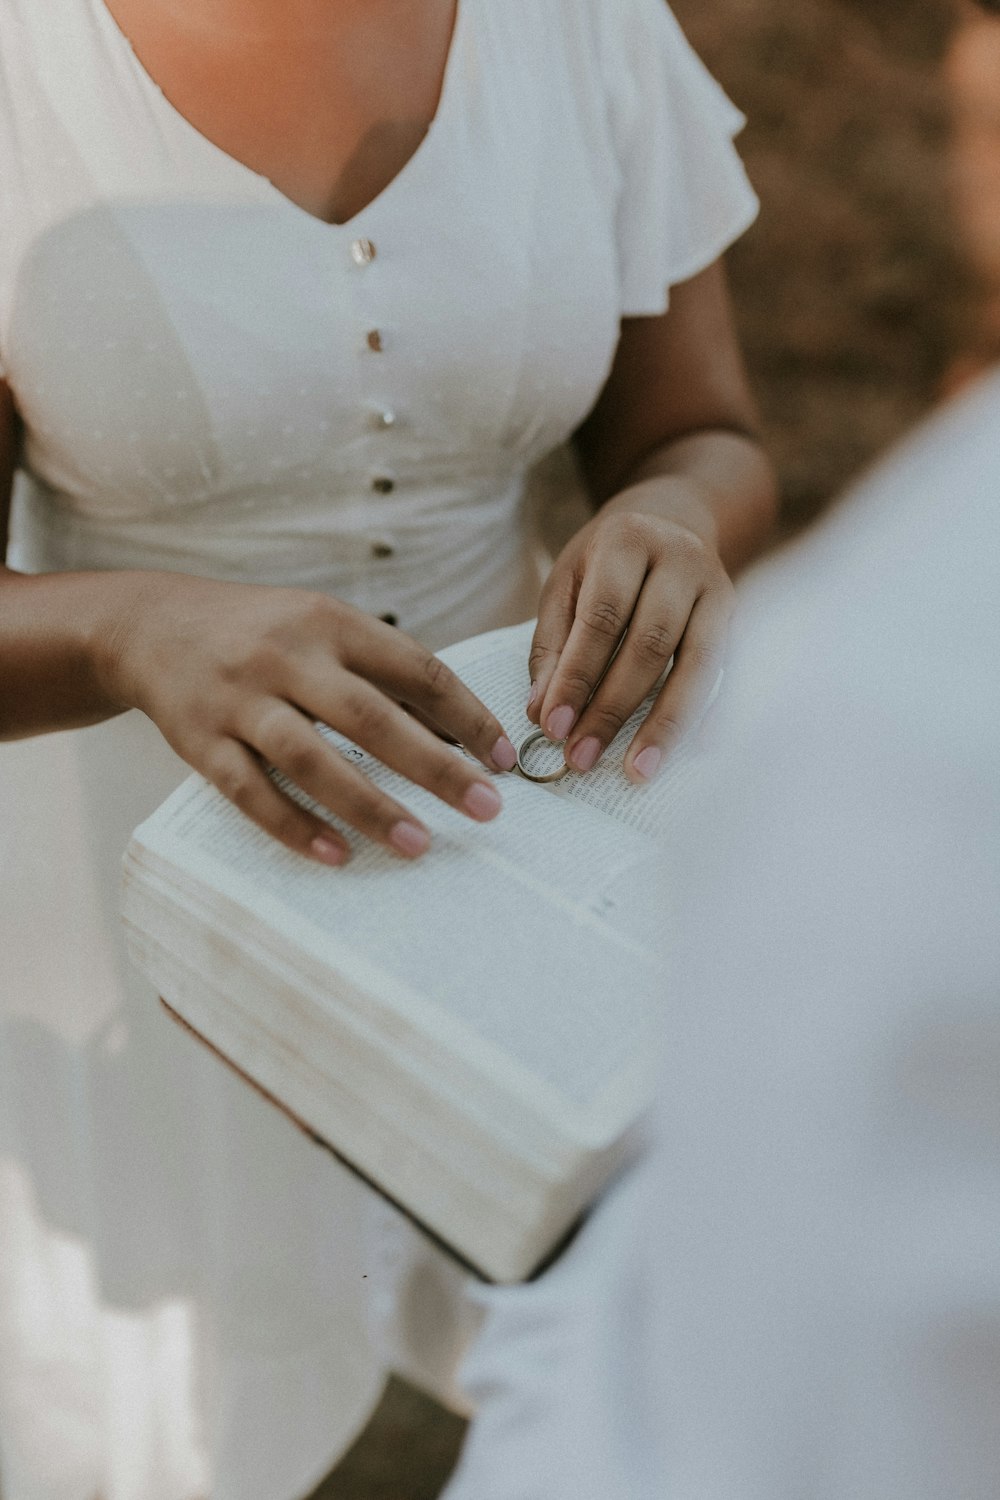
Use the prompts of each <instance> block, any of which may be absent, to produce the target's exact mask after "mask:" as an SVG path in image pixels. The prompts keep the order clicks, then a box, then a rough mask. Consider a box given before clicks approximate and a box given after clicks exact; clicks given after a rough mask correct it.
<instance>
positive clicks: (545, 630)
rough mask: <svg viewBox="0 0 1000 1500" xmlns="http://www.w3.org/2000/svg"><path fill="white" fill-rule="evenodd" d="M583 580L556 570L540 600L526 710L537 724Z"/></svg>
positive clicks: (551, 575) (569, 627) (565, 640)
mask: <svg viewBox="0 0 1000 1500" xmlns="http://www.w3.org/2000/svg"><path fill="white" fill-rule="evenodd" d="M579 584H580V580H579V578H578V577H577V576H576V574H575V573H573V572H571V571H569V570H563V569H558V570H553V572H552V573H550V575H549V578H548V581H547V582H546V584H545V587H544V588H543V589H542V596H541V598H540V600H539V601H538V619H537V620H536V622H535V633H534V635H533V636H532V638H531V650H530V651H529V652H528V674H529V678H530V682H529V687H528V701H527V703H526V705H525V710H524V711H525V713H526V714H527V716H528V718H529V719H530V720H531V721H532V723H533V724H537V723H538V721H539V714H540V713H541V708H542V704H543V703H544V702H545V695H546V693H547V692H548V689H549V683H550V682H551V681H552V676H553V673H554V672H555V670H556V667H557V666H558V665H559V657H560V655H561V653H562V650H563V648H564V646H565V645H566V642H567V641H568V640H569V633H570V631H571V630H572V628H573V619H574V616H575V615H576V596H577V591H578V589H579Z"/></svg>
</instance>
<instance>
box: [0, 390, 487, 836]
mask: <svg viewBox="0 0 1000 1500" xmlns="http://www.w3.org/2000/svg"><path fill="white" fill-rule="evenodd" d="M17 440H18V423H17V417H16V412H15V408H14V402H13V399H12V396H11V393H10V391H9V389H8V388H7V387H6V386H4V385H3V384H2V383H0V518H2V519H3V520H4V523H5V524H4V532H5V531H6V517H7V514H8V511H9V504H10V490H11V483H12V478H13V472H14V468H15V464H16V453H17ZM126 708H140V709H142V710H143V712H145V713H146V714H148V716H149V717H150V718H151V719H152V720H153V722H154V723H155V724H156V725H157V727H158V728H159V729H160V730H161V732H162V733H163V735H164V737H165V738H166V739H167V741H168V742H169V743H170V744H171V745H172V746H173V748H174V749H175V750H176V751H177V753H178V754H179V755H181V756H182V757H183V758H184V759H185V760H187V761H188V762H189V764H190V765H192V766H193V767H194V768H195V769H196V770H199V771H201V772H202V773H203V774H204V775H205V776H206V777H207V778H208V779H209V780H210V781H212V782H213V783H214V784H215V785H216V786H217V787H219V789H220V790H221V791H222V792H223V793H224V794H225V795H226V796H227V797H229V798H230V800H231V801H232V802H234V803H235V804H236V806H237V807H239V808H240V809H241V810H242V811H243V812H245V813H246V814H247V815H248V816H249V817H251V818H253V819H254V821H255V822H257V823H259V824H260V826H261V827H262V828H264V829H265V830H266V831H267V832H268V833H271V834H273V835H274V837H275V838H277V839H279V840H280V841H281V842H282V843H284V844H287V845H288V847H289V848H291V849H295V850H297V851H299V852H301V853H303V854H308V855H310V856H311V857H312V858H314V859H317V860H319V861H321V862H322V863H325V864H341V863H343V861H344V860H345V859H346V858H347V855H348V844H347V842H346V840H345V839H344V838H343V836H342V835H341V834H340V833H338V832H337V831H336V830H335V829H333V828H331V827H330V826H329V825H328V824H327V823H326V822H324V821H322V820H321V819H319V818H317V817H314V816H313V815H312V814H311V813H308V812H306V811H305V810H304V809H303V808H301V807H299V806H298V805H297V804H296V803H295V802H293V801H292V800H291V799H290V798H288V797H286V796H285V795H284V794H283V793H282V792H281V791H279V789H278V788H277V786H276V785H275V784H274V781H273V780H272V778H271V777H270V776H269V775H268V774H267V768H268V767H269V766H273V767H274V768H276V769H277V770H279V771H283V772H285V774H286V775H288V776H289V777H290V779H291V780H292V781H293V782H295V783H296V784H297V785H298V786H300V787H301V788H302V789H303V791H305V792H307V793H309V795H310V796H312V797H314V798H315V799H316V801H317V802H319V803H321V804H322V805H323V806H324V807H327V808H329V809H330V810H331V811H332V812H335V813H337V814H339V815H340V816H341V817H342V818H344V819H345V820H346V821H347V822H348V823H350V824H352V825H353V826H354V827H355V828H357V829H359V830H360V831H361V832H362V833H364V834H365V835H367V836H368V837H369V838H372V839H375V840H376V841H378V842H379V843H383V844H385V845H386V846H387V847H388V848H390V849H392V850H393V851H394V852H395V853H397V854H401V855H403V856H405V857H408V858H413V857H415V856H416V855H419V854H422V853H423V852H424V850H425V849H426V848H427V846H428V844H429V842H430V835H429V833H428V831H427V829H426V828H425V827H424V826H423V825H422V824H420V823H419V822H418V821H417V820H416V819H415V818H414V817H413V816H412V815H411V814H410V813H409V812H408V811H407V809H406V808H405V807H404V806H402V804H401V803H399V802H397V801H395V799H393V798H391V797H389V796H387V795H386V794H385V793H383V792H382V791H380V790H379V789H378V788H377V787H376V786H375V785H374V783H373V782H371V781H370V780H369V779H368V778H367V777H366V776H364V775H362V774H361V772H360V771H358V770H357V769H356V768H355V767H354V766H352V765H349V764H348V762H347V761H345V760H344V759H343V757H342V756H340V755H338V754H337V753H336V751H335V750H334V749H333V748H332V747H331V746H330V745H329V744H328V743H327V742H326V740H324V739H323V738H322V736H321V735H320V734H319V733H318V732H317V730H316V728H315V724H314V721H315V720H320V721H322V722H323V723H326V724H330V725H332V726H333V727H334V728H336V729H339V730H340V731H341V732H342V733H343V734H345V735H347V736H348V737H349V738H350V739H353V740H354V741H356V743H357V744H359V745H361V746H363V747H364V748H366V749H368V750H370V751H371V752H372V753H373V754H374V755H376V756H377V757H378V759H380V760H381V761H382V762H383V763H384V764H386V765H387V766H390V767H392V768H393V769H394V770H397V771H399V772H400V773H401V774H402V775H404V776H406V777H407V778H408V779H409V780H410V781H413V782H416V783H417V784H418V785H420V786H423V787H425V788H426V789H427V790H428V791H430V792H433V793H434V794H435V795H436V796H438V797H440V798H441V799H442V801H444V802H447V803H448V804H449V805H450V806H452V807H454V808H456V809H457V810H458V811H460V812H464V813H465V814H467V816H469V817H471V818H474V819H476V820H477V821H480V822H484V821H486V820H488V819H490V818H492V817H494V816H495V815H496V813H497V812H499V810H500V798H499V796H498V794H497V792H496V790H495V789H494V787H493V785H492V784H491V782H490V781H489V779H488V778H487V777H486V776H485V775H484V773H483V772H482V771H481V770H479V769H478V768H476V767H475V766H472V765H470V764H469V762H468V761H467V760H466V759H465V757H463V756H460V755H456V754H455V753H454V751H453V750H452V749H450V748H449V747H448V746H446V745H445V744H443V743H442V741H441V739H440V738H439V737H438V735H437V734H436V733H434V732H432V729H430V728H427V727H425V725H428V724H429V725H432V726H434V727H435V728H437V729H439V730H441V731H442V732H443V733H444V734H445V735H447V736H449V737H450V738H452V739H454V740H457V741H458V742H459V743H460V744H463V745H465V746H466V748H467V749H468V750H470V751H471V752H472V754H474V755H475V756H476V757H477V758H478V759H479V760H480V761H481V763H482V764H483V765H484V766H486V767H487V768H489V769H493V770H505V771H509V770H511V769H512V768H513V765H514V760H515V753H514V749H513V747H512V746H511V744H510V741H509V740H508V739H507V738H506V736H505V735H504V732H503V729H502V728H501V726H500V724H499V722H498V721H497V720H496V719H495V718H494V716H493V715H492V714H491V713H490V712H489V711H488V710H487V709H486V708H485V707H484V705H483V704H482V703H480V702H479V700H478V698H476V697H474V695H473V694H472V693H470V692H469V691H468V689H467V688H466V687H464V685H463V684H462V683H461V682H459V680H458V679H457V678H456V677H455V675H454V674H453V673H452V672H451V671H449V670H448V668H447V667H445V665H444V664H443V662H441V661H439V660H438V658H437V657H435V656H433V655H432V654H431V653H430V652H429V651H427V650H425V649H424V647H422V646H420V645H418V643H417V642H416V641H414V640H412V639H411V638H410V637H409V636H407V635H405V634H404V633H403V632H402V631H399V630H394V629H393V628H392V627H391V626H389V625H385V624H383V623H382V622H381V621H380V620H374V619H372V618H371V617H369V616H368V615H365V614H363V613H362V612H361V611H360V610H356V609H352V608H351V607H350V606H349V605H345V604H342V603H340V602H339V601H338V600H336V599H330V598H327V597H326V596H325V595H322V594H313V593H308V592H306V591H304V590H298V589H281V588H267V587H261V586H254V585H247V584H230V583H217V582H213V581H212V580H209V579H203V578H192V577H188V576H186V575H184V574H172V573H154V572H148V573H144V572H121V573H114V572H108V573H66V574H43V575H40V576H37V577H26V576H24V575H21V574H18V573H15V572H13V571H12V570H11V569H10V568H7V567H0V739H16V738H19V737H23V736H26V735H31V734H40V733H43V732H45V731H48V730H55V729H69V728H75V727H79V726H82V725H87V724H94V723H97V722H99V721H100V720H102V719H107V718H110V717H112V716H113V715H115V714H117V713H120V712H121V711H122V710H123V709H126ZM408 708H409V709H413V710H415V711H416V712H417V713H419V714H420V716H421V718H422V720H423V722H418V721H417V719H416V718H415V717H414V716H413V715H412V714H410V713H408V712H406V709H408Z"/></svg>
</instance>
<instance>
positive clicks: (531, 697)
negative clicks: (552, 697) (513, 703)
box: [524, 682, 538, 708]
mask: <svg viewBox="0 0 1000 1500" xmlns="http://www.w3.org/2000/svg"><path fill="white" fill-rule="evenodd" d="M537 697H538V683H537V682H533V683H532V684H531V688H530V690H529V692H528V701H527V703H526V704H525V705H524V706H525V708H531V706H532V704H533V703H534V701H535V699H536V698H537Z"/></svg>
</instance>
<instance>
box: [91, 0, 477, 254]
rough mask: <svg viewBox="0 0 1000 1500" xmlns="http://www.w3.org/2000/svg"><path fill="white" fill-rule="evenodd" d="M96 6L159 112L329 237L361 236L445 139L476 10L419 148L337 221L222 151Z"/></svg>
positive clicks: (452, 52)
mask: <svg viewBox="0 0 1000 1500" xmlns="http://www.w3.org/2000/svg"><path fill="white" fill-rule="evenodd" d="M90 3H91V6H92V8H93V10H94V11H95V12H96V15H97V21H98V24H99V25H100V26H101V27H102V28H103V29H104V31H105V32H106V33H107V35H108V38H109V42H110V45H111V46H112V47H113V48H114V49H115V50H116V51H118V52H120V53H121V54H122V55H123V57H124V59H125V61H126V63H127V64H128V66H129V67H130V68H131V69H132V70H133V72H134V73H135V75H136V77H137V78H138V80H139V83H140V85H141V87H142V88H143V90H144V91H145V92H146V93H147V94H149V95H150V96H151V99H152V102H153V105H154V107H156V108H157V109H159V110H160V111H161V112H162V113H163V114H164V115H165V116H166V117H167V118H168V120H169V121H170V122H171V123H172V124H173V125H174V127H175V128H176V129H177V130H179V131H181V132H183V133H184V134H186V135H187V136H188V137H189V138H190V139H192V140H194V141H195V142H196V144H197V145H198V146H199V147H200V148H201V149H202V150H204V151H206V152H207V153H209V154H210V155H211V156H213V157H214V158H215V159H216V160H217V161H219V162H221V163H222V165H223V166H224V167H225V168H227V169H228V170H230V171H231V172H232V173H233V174H234V176H236V177H242V178H243V179H244V180H245V181H246V182H248V183H249V184H250V185H251V186H254V187H256V189H257V191H258V192H260V193H261V194H262V195H263V196H265V197H267V198H269V199H271V201H276V202H277V203H278V204H279V205H280V206H282V207H283V208H284V209H285V210H286V211H288V212H289V213H291V214H293V215H296V216H298V217H299V218H302V219H305V220H307V221H308V223H310V224H311V225H313V226H314V227H315V228H317V229H320V230H324V231H326V232H327V233H328V234H337V233H344V234H346V233H354V232H356V230H357V227H358V224H359V222H360V221H361V220H362V219H363V218H365V216H366V215H368V214H370V213H372V212H374V211H375V210H376V209H379V208H381V207H382V205H383V204H384V203H385V201H386V200H387V199H388V198H390V197H392V196H394V195H395V193H396V192H397V191H399V190H401V185H402V184H403V183H404V182H405V180H406V179H407V178H409V177H410V176H412V175H413V174H415V173H416V172H417V171H418V170H419V169H420V168H421V167H422V166H423V164H424V161H425V159H426V157H427V155H428V152H429V151H430V149H431V145H432V140H433V139H434V138H435V137H436V136H438V135H439V134H440V132H441V130H442V128H443V127H444V125H445V121H446V117H447V115H448V114H450V112H451V109H452V99H453V95H454V94H455V93H456V91H457V86H456V81H455V77H454V75H455V74H456V73H457V72H458V70H459V62H458V59H459V56H460V54H461V52H462V51H463V48H464V34H465V25H466V19H467V18H466V12H467V10H468V9H469V8H470V6H471V4H472V0H456V5H455V16H454V21H453V23H452V30H451V37H450V39H449V42H448V54H447V57H446V58H445V65H444V72H443V74H442V78H441V90H440V93H439V94H438V100H437V107H436V108H435V110H434V114H433V116H432V118H431V120H430V123H429V124H428V126H427V130H426V131H425V133H424V135H423V136H422V137H421V139H420V141H419V142H418V144H417V147H416V149H415V150H414V151H413V152H412V153H411V154H410V156H408V157H407V159H406V161H405V162H404V163H403V165H402V166H401V167H400V168H399V170H398V171H397V172H396V173H395V174H394V175H393V176H392V177H391V178H390V179H389V181H388V182H387V183H386V184H385V185H384V187H382V188H380V189H379V191H378V192H377V193H376V194H375V195H374V196H373V197H372V198H370V199H369V201H368V202H367V203H366V204H364V206H363V207H361V208H359V209H358V210H357V211H356V212H355V213H353V214H351V216H350V218H347V219H343V220H339V221H338V220H336V219H324V218H322V217H321V216H320V215H319V214H316V213H313V212H312V210H311V209H308V208H304V207H303V206H302V204H301V203H297V202H296V201H295V199H294V198H290V197H289V195H288V194H287V193H286V192H283V191H282V189H281V188H279V187H277V186H276V185H275V183H273V182H272V181H271V179H270V177H267V176H266V175H265V174H264V173H263V172H258V171H257V170H256V168H254V167H251V166H250V165H249V163H247V162H245V161H243V160H241V158H240V157H238V156H234V155H233V154H232V153H231V152H230V151H227V150H226V149H225V147H224V146H220V145H219V144H218V142H216V141H213V140H212V138H211V136H208V135H206V134H205V132H204V131H203V130H201V129H199V127H198V126H197V125H195V124H194V122H193V121H192V120H190V119H188V117H187V115H186V114H184V112H183V111H182V110H180V109H178V107H177V105H176V104H173V103H172V102H171V100H170V99H169V98H168V97H167V95H166V94H165V93H164V91H163V89H162V88H161V86H160V84H159V83H157V81H156V79H155V78H154V77H153V75H152V73H150V71H149V69H148V68H147V67H146V65H145V63H143V62H142V60H141V58H140V57H139V54H138V53H137V52H136V50H135V48H134V46H133V45H132V42H131V40H130V38H129V37H128V35H127V33H126V32H125V31H124V30H123V29H122V27H121V26H120V25H119V23H118V21H117V20H116V18H115V16H114V15H113V14H112V12H111V10H110V8H109V6H108V4H107V0H90Z"/></svg>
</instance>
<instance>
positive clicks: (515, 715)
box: [440, 620, 702, 843]
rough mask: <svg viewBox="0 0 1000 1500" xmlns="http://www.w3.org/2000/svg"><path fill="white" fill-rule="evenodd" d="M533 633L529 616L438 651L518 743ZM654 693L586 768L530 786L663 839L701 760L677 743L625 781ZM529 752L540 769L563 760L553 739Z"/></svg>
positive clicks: (527, 724) (524, 726)
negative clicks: (640, 781) (638, 782)
mask: <svg viewBox="0 0 1000 1500" xmlns="http://www.w3.org/2000/svg"><path fill="white" fill-rule="evenodd" d="M533 631H534V621H533V620H529V621H527V622H526V623H525V624H523V625H514V626H511V627H509V628H508V629H506V630H493V631H490V632H489V633H488V634H485V635H480V636H473V637H472V638H471V639H470V640H468V641H461V642H460V643H459V644H458V645H456V646H449V647H448V649H447V650H445V651H442V652H441V653H440V655H441V657H442V659H443V660H444V661H446V662H447V663H448V665H449V666H450V667H451V668H452V670H453V671H455V672H457V673H458V675H459V676H460V677H461V679H462V681H463V682H465V683H466V684H467V686H469V687H470V688H471V689H472V691H473V692H474V693H475V694H476V696H477V697H478V698H481V699H482V701H483V702H484V703H485V704H486V705H487V707H488V708H490V709H492V711H493V712H494V713H495V714H496V716H497V718H498V719H499V720H500V722H501V723H502V724H503V726H504V728H505V729H506V731H507V733H508V734H509V735H510V737H511V739H512V740H513V741H514V744H515V745H517V746H519V745H520V744H521V742H522V741H523V739H524V738H525V736H526V735H528V734H530V733H531V731H532V730H533V729H534V728H535V727H536V726H535V725H534V724H532V722H531V720H530V719H529V718H528V716H527V714H526V713H525V711H524V705H525V702H526V701H527V697H528V688H529V685H530V684H529V678H528V650H529V648H530V646H531V637H532V633H533ZM654 696H655V695H653V694H651V695H650V696H649V697H648V698H647V699H646V701H645V702H644V703H642V704H640V706H639V707H638V708H637V709H636V711H635V713H634V714H633V715H632V717H631V718H630V719H629V720H628V722H627V723H626V724H625V725H623V727H622V729H621V730H620V731H619V733H618V735H617V736H616V738H615V739H614V741H613V742H612V744H610V745H609V746H608V748H607V750H606V751H605V752H604V755H603V756H602V757H601V760H600V762H599V763H598V764H597V765H596V766H595V767H594V769H593V770H592V771H583V772H581V771H570V772H569V774H568V775H567V776H564V777H563V778H562V779H561V780H560V781H554V782H547V783H545V784H536V785H537V786H538V790H539V791H546V792H549V793H550V794H552V795H555V796H557V797H560V798H563V799H565V800H567V801H571V802H577V803H584V804H585V805H587V806H589V807H593V808H596V809H598V810H599V811H601V812H602V813H604V814H606V815H607V816H609V817H612V818H614V819H615V820H616V821H617V822H619V823H624V824H625V825H627V826H628V827H629V828H634V829H636V830H637V831H638V832H640V833H645V834H647V835H650V836H652V837H655V838H657V839H658V841H659V842H661V843H662V841H663V837H664V835H665V834H667V833H668V832H669V830H670V829H671V827H672V826H673V824H674V821H675V818H676V817H678V816H679V814H680V812H681V810H682V809H683V808H684V807H686V806H687V804H688V800H689V799H690V798H691V797H693V796H694V795H696V783H697V780H698V778H699V777H700V775H701V770H702V762H701V758H700V756H699V755H698V753H697V751H696V750H694V749H692V748H691V747H690V746H685V745H684V744H681V745H679V746H678V747H677V748H676V749H675V750H673V751H672V752H671V754H670V755H669V757H668V758H667V760H666V761H665V762H664V765H663V768H662V770H661V771H660V774H659V776H657V777H656V779H655V780H654V781H652V782H651V783H650V784H649V785H648V786H634V785H633V784H632V783H631V782H630V781H628V780H626V777H625V773H624V771H623V770H622V766H623V764H624V760H625V752H626V751H627V749H628V747H629V744H630V743H631V741H632V737H633V735H634V734H635V732H636V730H637V729H638V728H639V725H640V724H641V723H642V721H643V719H644V718H645V716H646V714H647V713H648V711H649V708H650V706H651V704H652V702H653V698H654ZM531 756H532V759H531V762H530V764H531V766H532V768H534V767H535V765H537V766H538V769H539V771H541V772H543V773H544V772H547V771H550V770H552V771H554V770H556V769H557V767H559V766H561V765H562V764H563V763H564V761H563V752H562V747H561V746H557V745H552V746H547V745H537V746H535V747H534V749H533V750H532V751H531Z"/></svg>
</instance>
